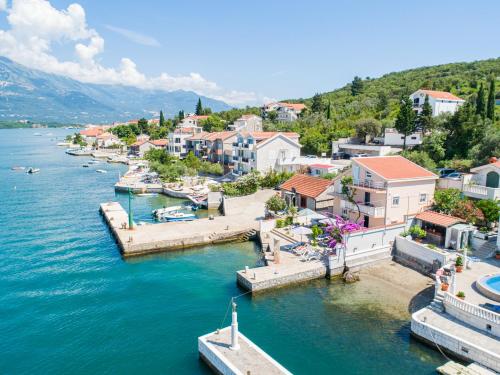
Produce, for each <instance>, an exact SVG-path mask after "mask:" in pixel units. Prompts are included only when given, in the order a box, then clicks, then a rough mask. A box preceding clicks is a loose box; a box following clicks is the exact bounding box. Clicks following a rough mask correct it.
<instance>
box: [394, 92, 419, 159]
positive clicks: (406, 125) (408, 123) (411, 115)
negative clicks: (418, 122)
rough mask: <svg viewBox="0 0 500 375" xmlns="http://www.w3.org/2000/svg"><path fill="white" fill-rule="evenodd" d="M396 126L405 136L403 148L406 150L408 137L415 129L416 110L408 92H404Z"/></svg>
mask: <svg viewBox="0 0 500 375" xmlns="http://www.w3.org/2000/svg"><path fill="white" fill-rule="evenodd" d="M394 127H395V128H396V130H397V131H398V132H399V133H401V134H402V135H403V136H404V138H403V150H406V137H407V136H409V135H410V134H411V133H413V132H414V131H415V112H414V111H413V103H412V101H411V99H410V97H409V96H408V95H406V94H403V96H402V97H401V102H400V104H399V113H398V117H397V118H396V123H395V124H394Z"/></svg>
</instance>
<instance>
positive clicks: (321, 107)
mask: <svg viewBox="0 0 500 375" xmlns="http://www.w3.org/2000/svg"><path fill="white" fill-rule="evenodd" d="M311 111H312V112H315V113H323V112H324V111H325V102H324V100H323V97H322V96H321V95H320V94H318V93H316V94H314V96H313V98H312V104H311Z"/></svg>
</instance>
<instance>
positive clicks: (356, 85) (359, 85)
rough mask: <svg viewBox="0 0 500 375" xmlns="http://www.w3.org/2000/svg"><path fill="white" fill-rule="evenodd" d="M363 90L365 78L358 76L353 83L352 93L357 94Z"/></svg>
mask: <svg viewBox="0 0 500 375" xmlns="http://www.w3.org/2000/svg"><path fill="white" fill-rule="evenodd" d="M362 92H363V80H362V79H361V78H360V77H358V76H356V77H354V79H353V80H352V83H351V95H352V96H356V95H359V94H361V93H362Z"/></svg>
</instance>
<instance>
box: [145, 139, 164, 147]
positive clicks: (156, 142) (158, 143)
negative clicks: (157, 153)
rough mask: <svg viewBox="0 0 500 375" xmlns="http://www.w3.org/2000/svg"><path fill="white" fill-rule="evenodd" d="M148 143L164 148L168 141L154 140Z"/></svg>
mask: <svg viewBox="0 0 500 375" xmlns="http://www.w3.org/2000/svg"><path fill="white" fill-rule="evenodd" d="M149 143H152V144H154V145H155V146H166V145H167V143H168V140H167V139H155V140H154V141H149Z"/></svg>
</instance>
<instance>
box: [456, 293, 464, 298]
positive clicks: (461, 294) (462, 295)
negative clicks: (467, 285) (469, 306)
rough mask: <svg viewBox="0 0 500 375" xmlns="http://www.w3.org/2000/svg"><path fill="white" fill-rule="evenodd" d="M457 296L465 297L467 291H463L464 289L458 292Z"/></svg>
mask: <svg viewBox="0 0 500 375" xmlns="http://www.w3.org/2000/svg"><path fill="white" fill-rule="evenodd" d="M457 297H458V298H465V293H464V292H462V291H460V292H458V293H457Z"/></svg>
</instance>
